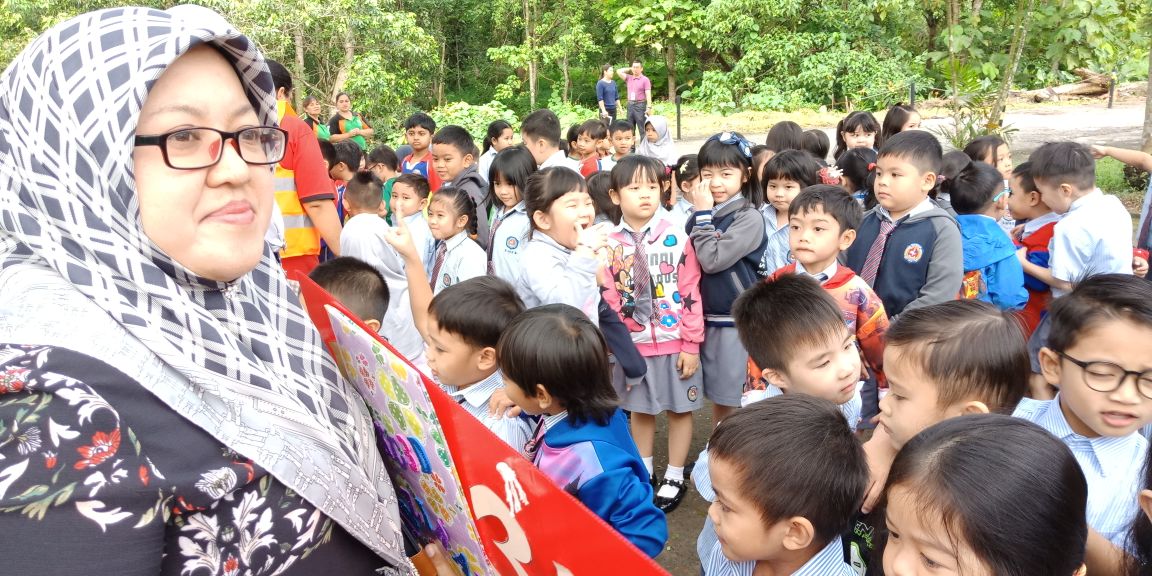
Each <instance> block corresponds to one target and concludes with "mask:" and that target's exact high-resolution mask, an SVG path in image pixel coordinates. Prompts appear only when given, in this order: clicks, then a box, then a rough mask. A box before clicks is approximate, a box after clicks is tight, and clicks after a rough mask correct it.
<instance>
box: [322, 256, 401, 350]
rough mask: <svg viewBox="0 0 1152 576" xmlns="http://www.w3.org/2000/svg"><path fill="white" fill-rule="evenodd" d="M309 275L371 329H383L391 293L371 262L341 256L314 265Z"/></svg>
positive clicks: (377, 330)
mask: <svg viewBox="0 0 1152 576" xmlns="http://www.w3.org/2000/svg"><path fill="white" fill-rule="evenodd" d="M308 277H309V278H311V279H312V281H313V282H315V283H316V284H317V285H319V286H320V287H321V288H323V289H325V290H327V291H328V293H329V294H331V295H332V297H333V298H335V299H336V301H338V302H340V304H342V305H343V306H344V307H345V308H347V309H348V311H349V312H351V313H353V314H355V315H356V317H357V318H359V319H360V320H362V321H363V322H364V324H366V325H367V326H368V327H369V328H371V329H372V330H374V331H376V332H379V331H380V325H381V324H382V323H383V322H384V320H385V319H386V318H387V317H388V315H387V313H388V306H389V304H390V302H391V295H390V293H389V291H388V283H387V282H385V281H384V277H383V276H381V275H380V272H378V271H377V270H376V268H374V267H372V265H371V264H368V263H367V262H364V261H363V260H360V259H359V258H353V257H350V256H341V257H339V258H333V259H331V260H329V261H327V262H325V263H323V264H320V265H319V266H317V267H315V268H313V269H312V272H310V273H309V274H308Z"/></svg>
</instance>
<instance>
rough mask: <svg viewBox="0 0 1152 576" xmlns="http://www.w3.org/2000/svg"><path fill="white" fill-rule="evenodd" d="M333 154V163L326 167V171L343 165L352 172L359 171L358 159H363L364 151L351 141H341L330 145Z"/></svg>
mask: <svg viewBox="0 0 1152 576" xmlns="http://www.w3.org/2000/svg"><path fill="white" fill-rule="evenodd" d="M332 147H333V148H334V153H335V158H334V160H335V162H331V163H330V164H329V165H328V169H329V170H331V169H332V168H335V167H336V165H337V164H340V163H343V164H344V166H347V167H348V169H349V170H351V171H352V172H358V171H359V170H360V159H361V158H363V157H364V150H362V149H361V148H360V145H359V144H357V143H355V142H353V141H352V140H341V141H340V142H337V143H335V144H333V145H332Z"/></svg>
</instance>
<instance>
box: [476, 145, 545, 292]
mask: <svg viewBox="0 0 1152 576" xmlns="http://www.w3.org/2000/svg"><path fill="white" fill-rule="evenodd" d="M535 172H536V161H535V160H533V159H532V154H531V153H530V152H528V150H526V149H524V148H522V147H519V146H517V147H512V148H506V149H504V150H501V151H500V153H499V154H496V157H495V159H493V160H492V167H491V168H490V169H489V171H488V174H485V175H484V176H485V177H486V178H489V180H488V182H489V184H488V205H489V207H490V208H489V209H490V214H489V218H488V220H489V222H491V227H490V228H489V234H490V235H491V238H489V240H488V273H489V274H492V275H494V276H497V277H499V278H502V279H504V280H507V281H508V282H511V283H512V284H513V285H515V284H516V281H517V280H518V279H519V278H520V269H521V266H520V257H521V256H522V255H523V254H524V250H525V248H526V247H527V245H528V229H529V227H530V226H531V224H530V222H529V221H528V211H527V210H528V209H527V205H526V204H525V202H524V191H525V190H527V188H528V177H529V176H531V175H532V174H533V173H535Z"/></svg>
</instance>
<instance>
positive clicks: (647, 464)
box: [641, 456, 654, 476]
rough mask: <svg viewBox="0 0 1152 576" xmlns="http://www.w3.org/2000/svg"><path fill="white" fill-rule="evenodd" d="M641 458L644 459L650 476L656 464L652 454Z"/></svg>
mask: <svg viewBox="0 0 1152 576" xmlns="http://www.w3.org/2000/svg"><path fill="white" fill-rule="evenodd" d="M641 460H643V461H644V467H645V468H647V469H648V475H649V476H651V475H652V469H653V466H654V465H653V464H652V457H651V456H649V457H647V458H641Z"/></svg>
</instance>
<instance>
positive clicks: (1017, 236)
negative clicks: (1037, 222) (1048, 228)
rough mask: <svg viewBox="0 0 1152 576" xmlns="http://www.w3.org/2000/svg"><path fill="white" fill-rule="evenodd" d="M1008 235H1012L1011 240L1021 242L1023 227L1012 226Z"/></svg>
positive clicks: (1018, 225) (1019, 225)
mask: <svg viewBox="0 0 1152 576" xmlns="http://www.w3.org/2000/svg"><path fill="white" fill-rule="evenodd" d="M1010 234H1011V235H1012V239H1013V240H1023V239H1024V225H1023V224H1017V225H1015V226H1013V227H1012V232H1011V233H1010Z"/></svg>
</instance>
